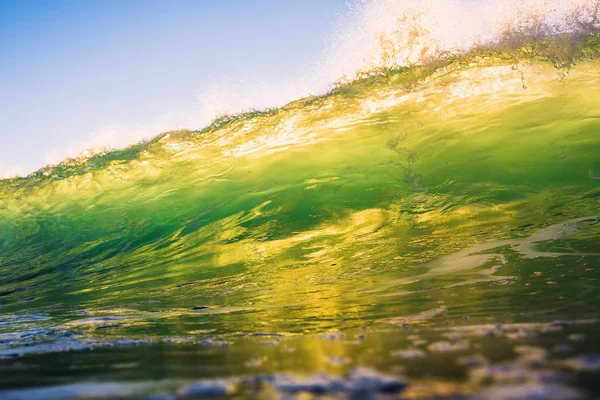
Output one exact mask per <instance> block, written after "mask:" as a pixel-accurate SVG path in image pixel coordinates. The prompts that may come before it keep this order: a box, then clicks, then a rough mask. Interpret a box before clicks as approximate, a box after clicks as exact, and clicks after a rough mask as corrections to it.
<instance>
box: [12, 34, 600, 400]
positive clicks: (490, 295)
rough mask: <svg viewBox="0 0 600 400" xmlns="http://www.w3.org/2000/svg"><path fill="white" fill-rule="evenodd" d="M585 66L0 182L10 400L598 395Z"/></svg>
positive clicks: (486, 69)
mask: <svg viewBox="0 0 600 400" xmlns="http://www.w3.org/2000/svg"><path fill="white" fill-rule="evenodd" d="M583 54H584V55H585V57H582V58H581V59H579V60H578V62H577V63H576V64H575V65H573V66H572V67H571V68H570V69H568V70H567V69H560V68H559V69H557V68H556V63H555V65H553V64H552V63H551V62H548V61H547V60H540V59H535V58H530V59H527V60H526V61H524V62H522V63H515V62H514V59H512V58H511V57H507V56H506V55H505V54H503V53H501V52H499V53H497V54H491V53H481V54H478V55H475V56H470V57H468V58H459V59H456V60H452V61H449V62H446V63H444V64H443V65H437V66H436V67H435V68H429V69H427V68H424V67H413V68H403V69H402V68H401V69H395V70H388V72H387V73H385V74H374V75H370V76H368V77H364V78H363V79H359V80H355V81H353V82H350V83H348V84H345V85H342V86H339V87H338V88H336V89H335V90H333V91H332V92H331V93H329V94H328V95H325V96H321V97H313V98H306V99H302V100H298V101H295V102H292V103H290V104H288V105H286V106H284V107H282V108H278V109H273V110H267V111H261V112H258V111H257V112H251V113H247V114H242V115H237V116H230V117H224V118H221V119H219V120H217V121H215V123H213V124H212V125H211V126H209V127H207V128H206V129H204V130H202V131H176V132H170V133H166V134H162V135H159V136H157V137H156V138H155V139H153V140H151V141H149V142H147V143H143V144H139V145H135V146H131V147H129V148H127V149H124V150H119V151H112V152H108V153H102V154H98V155H95V156H92V157H88V158H85V157H82V158H80V159H75V160H70V161H68V162H65V163H63V164H60V165H58V166H52V167H47V168H44V169H42V170H40V171H38V172H37V173H35V174H32V175H30V176H29V177H26V178H15V179H10V180H3V181H0V238H1V241H0V398H2V399H54V398H56V399H58V398H61V399H62V398H79V397H85V398H96V397H99V398H152V399H179V398H205V397H209V398H212V397H231V398H313V397H315V398H317V397H325V398H411V399H412V398H485V399H488V398H497V399H509V398H510V399H513V398H514V399H516V398H536V399H538V398H540V399H565V398H573V399H585V398H591V397H593V396H599V395H600V385H598V383H597V377H598V373H599V372H600V343H599V342H598V341H597V340H596V338H597V336H598V334H600V290H599V289H600V287H599V285H600V283H599V282H598V280H597V278H598V274H599V273H600V61H598V38H597V37H591V38H590V39H589V40H588V42H587V47H586V49H585V51H584V52H583ZM565 71H566V72H568V74H567V73H565Z"/></svg>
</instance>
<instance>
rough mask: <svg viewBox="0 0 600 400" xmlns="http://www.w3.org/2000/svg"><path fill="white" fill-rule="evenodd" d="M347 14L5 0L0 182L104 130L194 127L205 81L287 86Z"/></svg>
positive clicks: (314, 4) (229, 3)
mask: <svg viewBox="0 0 600 400" xmlns="http://www.w3.org/2000/svg"><path fill="white" fill-rule="evenodd" d="M346 8H347V4H346V0H302V1H287V0H286V1H282V0H277V1H276V0H252V1H250V0H245V1H244V0H204V1H183V0H172V1H167V0H165V1H153V0H144V1H133V0H120V1H110V0H102V1H93V0H87V1H23V0H20V1H11V0H3V1H2V2H0V60H1V62H0V174H6V173H7V171H13V170H18V169H20V170H21V172H25V173H28V172H31V171H33V170H34V169H37V168H39V167H41V166H43V165H44V164H45V163H46V162H47V161H49V153H52V152H54V153H57V154H60V153H61V151H62V150H63V149H66V148H69V147H70V146H71V147H73V148H77V143H79V145H82V144H83V143H85V142H86V140H88V139H89V137H90V135H92V134H93V133H94V132H97V131H98V130H100V131H102V130H103V129H105V128H106V127H107V126H108V127H113V128H114V129H113V131H112V134H113V135H117V136H118V135H123V136H126V131H127V130H128V129H133V130H135V129H137V130H138V135H139V132H142V131H144V132H149V133H148V134H146V136H153V135H154V134H157V133H159V132H158V131H157V132H152V130H153V129H159V128H161V127H162V126H164V124H163V125H161V123H159V122H160V121H162V120H164V119H165V118H166V119H168V120H169V123H170V124H173V123H176V122H177V119H178V118H181V125H182V126H186V125H190V124H194V123H200V122H199V121H200V119H197V118H190V114H193V113H195V112H197V111H198V107H199V105H198V99H199V96H200V95H202V93H204V92H205V91H206V90H207V88H209V87H211V85H213V86H214V85H215V84H216V85H219V84H221V83H225V84H228V85H230V86H232V87H236V86H235V85H236V84H237V83H238V82H242V83H241V85H242V86H241V87H242V89H241V90H243V88H245V87H246V86H243V85H247V82H255V83H256V82H258V83H264V84H266V85H267V86H268V87H270V88H275V87H277V86H278V85H282V84H283V85H285V83H286V82H287V81H289V80H292V79H295V77H298V76H300V75H302V74H303V73H304V72H305V71H306V69H307V68H308V66H311V65H315V63H317V62H318V60H319V58H320V57H322V53H323V51H324V50H325V46H326V42H327V37H328V35H329V34H330V33H331V31H332V29H333V22H334V21H335V20H336V18H337V16H338V15H339V14H341V13H343V12H344V11H345V10H346ZM244 82H246V83H244ZM259 87H260V86H259ZM259 90H260V89H259ZM208 101H210V100H208ZM259 105H260V104H259ZM161 116H162V117H161ZM165 116H166V117H165ZM163 117H164V118H163ZM161 118H162V119H161ZM152 121H154V123H152ZM156 121H159V122H156ZM189 128H201V126H189ZM124 140H128V139H127V138H126V139H124ZM74 143H75V144H76V145H73V144H74ZM50 158H52V157H50ZM54 158H56V154H55V157H54Z"/></svg>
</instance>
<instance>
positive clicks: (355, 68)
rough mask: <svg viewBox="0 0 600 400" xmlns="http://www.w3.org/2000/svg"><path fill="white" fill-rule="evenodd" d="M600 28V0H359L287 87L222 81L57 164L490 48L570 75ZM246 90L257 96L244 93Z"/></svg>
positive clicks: (75, 149) (56, 157)
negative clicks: (193, 101)
mask: <svg viewBox="0 0 600 400" xmlns="http://www.w3.org/2000/svg"><path fill="white" fill-rule="evenodd" d="M599 29H600V6H599V1H598V0H567V1H564V0H562V1H559V0H552V1H550V0H526V1H517V0H508V1H499V0H496V1H486V2H480V1H475V0H469V1H466V2H465V1H459V0H449V1H444V2H436V1H433V0H411V1H401V0H372V1H361V2H356V3H352V4H351V5H350V7H349V10H348V11H347V12H346V13H344V14H343V15H342V16H340V17H339V18H338V20H337V21H335V22H334V24H333V34H332V35H331V37H329V38H328V45H327V50H326V51H325V53H324V54H323V55H322V57H321V60H320V61H319V62H318V63H317V65H315V66H308V67H307V68H306V72H305V73H304V74H302V75H301V76H299V77H296V78H294V77H290V80H289V81H288V82H286V83H285V84H284V85H283V86H282V87H279V86H277V85H273V84H265V83H247V84H243V85H240V84H230V83H229V84H228V83H221V84H219V83H217V82H215V83H213V84H212V85H211V86H210V88H209V89H208V90H207V91H205V92H204V93H203V94H202V95H201V96H200V97H199V104H198V105H196V106H194V107H189V109H188V110H184V111H182V112H181V113H176V114H175V115H174V116H173V117H172V118H171V117H169V118H167V117H165V116H160V118H157V119H156V120H155V121H154V122H152V123H149V124H141V125H140V127H136V128H135V129H133V130H132V129H130V128H128V127H126V126H119V125H114V126H109V127H107V128H106V129H105V128H103V129H101V130H100V131H98V132H96V133H95V134H94V135H92V137H91V138H90V139H89V140H83V141H79V142H76V143H73V144H72V145H71V146H70V147H69V148H68V149H66V150H64V151H50V153H49V155H48V160H49V161H51V162H52V164H56V163H58V162H59V161H60V160H61V159H62V157H63V156H66V157H67V158H73V159H85V158H89V156H91V155H94V154H98V153H101V154H102V153H105V152H106V151H107V150H111V149H120V148H124V147H126V146H127V144H128V143H131V142H132V141H136V140H139V139H140V138H146V139H150V136H149V134H151V133H152V132H157V131H159V130H162V131H169V130H174V129H177V130H178V129H183V127H186V126H187V128H185V129H192V128H193V126H194V125H196V126H199V125H200V126H202V125H206V124H207V123H208V124H209V125H210V123H209V122H210V121H211V120H213V119H215V118H216V119H221V118H222V117H223V116H224V115H229V114H240V113H244V112H247V111H249V110H251V109H252V108H253V107H259V108H270V107H273V108H275V107H281V106H283V105H284V104H286V103H287V102H289V101H293V100H297V99H300V98H303V97H306V96H311V95H314V94H317V95H318V94H323V93H326V92H328V91H330V90H331V88H335V87H338V86H340V85H343V84H347V83H350V82H352V81H354V80H357V79H361V78H364V77H366V76H370V75H374V74H377V73H381V72H382V71H384V72H385V71H390V70H397V69H401V68H404V67H411V66H418V65H428V64H432V63H439V62H441V61H444V60H448V59H452V58H456V57H464V56H465V55H467V54H468V53H470V52H481V51H482V50H484V49H487V50H490V49H492V50H496V51H497V50H502V51H505V52H508V53H511V55H512V56H513V58H514V59H515V60H517V61H518V57H517V56H516V55H515V54H514V53H519V55H523V54H524V53H527V52H528V51H530V52H531V53H532V54H531V55H532V56H539V55H540V54H541V56H542V58H544V59H546V60H550V61H551V62H553V63H554V64H555V65H556V66H557V67H558V68H560V69H561V74H562V76H563V77H564V76H566V73H567V72H568V69H569V68H570V66H571V65H572V64H573V62H574V61H575V59H576V58H577V57H579V56H580V48H579V46H580V44H581V43H582V41H583V39H584V38H585V37H586V36H589V35H594V34H598V32H599ZM557 37H560V38H562V39H561V40H557ZM523 47H530V48H531V50H526V49H523ZM516 64H518V62H516ZM244 92H248V93H250V95H247V96H240V93H244ZM242 97H243V98H242ZM198 106H199V107H200V109H198ZM21 172H22V171H20V170H18V169H15V170H10V171H9V174H8V175H9V176H7V177H11V176H20V175H19V174H20V173H21Z"/></svg>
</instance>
